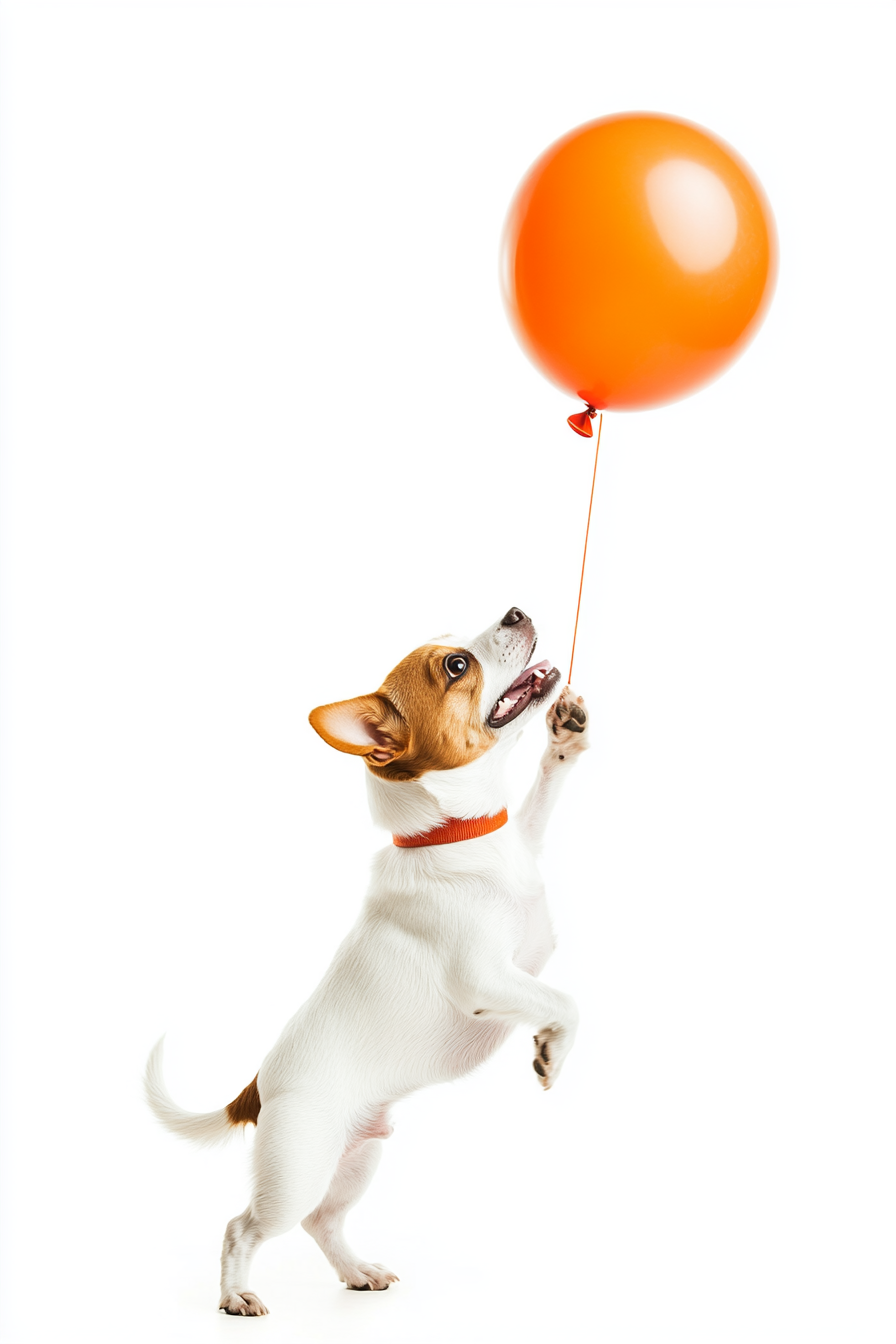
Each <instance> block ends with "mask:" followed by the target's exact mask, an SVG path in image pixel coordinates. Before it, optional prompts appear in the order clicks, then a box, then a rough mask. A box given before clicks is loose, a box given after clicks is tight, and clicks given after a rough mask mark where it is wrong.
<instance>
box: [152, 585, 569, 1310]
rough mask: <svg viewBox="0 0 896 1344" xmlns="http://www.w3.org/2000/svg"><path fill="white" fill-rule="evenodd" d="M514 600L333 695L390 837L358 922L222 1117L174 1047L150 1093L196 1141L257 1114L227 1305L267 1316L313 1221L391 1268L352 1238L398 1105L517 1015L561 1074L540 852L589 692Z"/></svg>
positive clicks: (338, 1260) (564, 1027) (327, 717)
mask: <svg viewBox="0 0 896 1344" xmlns="http://www.w3.org/2000/svg"><path fill="white" fill-rule="evenodd" d="M535 643H536V634H535V627H534V625H533V624H532V621H531V620H530V619H529V617H528V616H526V615H525V613H524V612H522V611H520V610H519V608H518V607H511V609H510V611H508V612H507V614H506V615H505V616H504V617H503V618H502V619H501V620H500V621H499V622H498V623H497V624H494V625H490V626H489V627H488V629H487V630H485V631H483V633H482V634H481V635H479V636H478V637H477V638H476V639H474V640H473V641H472V643H471V644H469V645H468V646H467V647H466V648H454V647H448V646H446V645H444V644H425V645H424V646H423V647H422V648H419V649H415V650H414V652H413V653H410V654H408V656H407V657H406V658H404V659H403V660H402V661H401V662H400V663H399V664H398V666H397V667H396V668H394V670H393V671H392V672H390V673H389V675H388V677H387V678H386V680H385V681H384V682H383V684H382V686H381V687H380V689H379V690H378V691H376V692H375V693H374V694H373V695H360V696H358V698H357V699H356V700H344V701H342V702H341V703H338V704H332V705H322V706H321V707H320V708H318V709H315V710H314V711H313V712H312V714H311V715H310V719H311V724H312V726H313V727H314V729H315V730H316V732H317V733H318V734H319V735H320V736H321V737H322V738H323V739H324V741H325V742H327V743H329V745H330V746H331V747H335V748H336V750H337V751H344V752H347V753H348V754H349V755H351V756H361V757H362V758H363V760H364V764H365V766H366V767H367V784H368V790H369V796H370V807H371V811H372V813H373V817H374V820H375V821H376V822H378V823H379V824H380V825H382V826H384V827H386V828H387V829H388V830H390V831H392V832H393V836H392V844H391V845H389V846H388V848H386V849H384V850H381V851H380V852H379V853H378V854H377V855H376V857H375V858H374V861H373V878H372V881H371V884H370V890H369V891H368V894H367V899H366V901H365V903H364V906H363V909H362V910H361V914H360V917H359V919H358V922H357V923H356V924H355V926H354V928H353V929H352V931H351V933H349V935H348V937H347V938H346V939H345V941H344V942H343V943H342V946H341V947H340V948H339V950H338V951H337V953H336V956H335V958H334V960H333V963H332V965H331V966H330V969H329V970H328V971H327V974H326V975H325V976H324V979H323V981H322V982H321V984H320V985H318V987H317V989H316V990H315V991H314V993H313V994H312V995H311V997H310V999H308V1001H307V1002H306V1003H305V1004H304V1005H303V1006H302V1007H301V1008H300V1009H299V1011H298V1012H297V1013H296V1015H295V1017H293V1019H292V1021H291V1022H289V1023H288V1024H287V1026H286V1028H285V1029H284V1031H283V1034H282V1035H281V1037H280V1039H279V1040H278V1041H277V1043H276V1045H275V1046H274V1048H273V1050H271V1052H270V1054H269V1055H268V1056H267V1058H266V1059H265V1060H264V1063H263V1064H262V1066H261V1068H260V1069H259V1071H258V1074H257V1075H256V1077H255V1078H254V1079H253V1081H252V1082H251V1083H250V1084H249V1086H248V1087H246V1088H245V1089H244V1090H243V1091H242V1092H241V1093H240V1095H239V1096H238V1097H237V1098H236V1099H235V1100H234V1101H232V1102H231V1103H230V1104H229V1105H228V1106H225V1107H223V1108H222V1109H221V1110H220V1111H212V1112H210V1113H208V1114H205V1115H202V1114H195V1113H193V1112H190V1111H184V1110H182V1109H181V1108H180V1107H179V1106H177V1105H176V1103H175V1102H173V1101H172V1100H171V1098H170V1097H169V1095H168V1093H167V1091H166V1090H165V1085H164V1082H163V1080H162V1071H161V1065H162V1042H161V1041H159V1043H158V1045H156V1047H155V1049H154V1050H153V1052H152V1054H151V1055H150V1058H149V1063H148V1065H147V1070H146V1095H147V1098H148V1101H149V1105H150V1106H151V1108H152V1110H153V1111H154V1112H155V1114H156V1116H157V1117H158V1119H159V1120H161V1121H162V1123H163V1124H164V1125H165V1126H166V1127H167V1128H168V1129H170V1130H171V1131H172V1132H173V1133H175V1134H180V1135H182V1136H183V1137H185V1138H189V1139H194V1140H196V1141H197V1142H199V1143H205V1144H213V1143H219V1142H221V1141H222V1140H224V1139H226V1138H227V1137H228V1136H229V1135H230V1134H232V1133H233V1131H234V1128H235V1127H236V1126H239V1125H246V1124H254V1125H256V1126H257V1135H256V1140H255V1144H254V1151H253V1159H254V1168H255V1180H254V1191H253V1195H252V1199H251V1202H250V1204H249V1207H248V1208H247V1209H246V1210H245V1212H244V1213H241V1214H239V1215H238V1216H237V1217H236V1218H234V1219H232V1221H231V1222H230V1223H229V1224H228V1226H227V1231H226V1233H225V1236H224V1249H223V1252H222V1256H221V1301H220V1303H219V1310H223V1311H225V1312H227V1313H228V1315H232V1316H237V1315H238V1316H263V1315H266V1314H267V1308H266V1307H265V1306H264V1304H263V1303H262V1302H261V1300H260V1299H259V1298H258V1297H257V1296H256V1294H255V1293H253V1292H250V1291H249V1264H250V1261H251V1259H252V1256H253V1254H254V1253H255V1251H256V1250H257V1249H258V1247H259V1246H260V1245H261V1243H262V1242H263V1241H265V1240H267V1238H269V1237H275V1236H278V1235H279V1234H280V1233H282V1232H288V1231H289V1230H290V1229H291V1228H293V1227H295V1225H296V1223H299V1222H300V1223H301V1224H302V1226H303V1227H304V1228H305V1230H306V1231H307V1232H310V1234H311V1236H312V1237H314V1239H315V1241H316V1242H317V1244H318V1245H319V1246H320V1248H321V1250H322V1251H323V1253H324V1255H325V1256H326V1257H327V1259H328V1260H329V1261H330V1264H331V1265H332V1266H333V1268H334V1269H335V1270H336V1273H337V1274H338V1275H339V1277H340V1279H341V1280H342V1281H343V1282H344V1283H345V1284H346V1285H347V1287H349V1288H356V1289H374V1290H379V1289H383V1288H388V1287H389V1284H390V1283H394V1282H395V1281H396V1279H397V1275H395V1274H393V1273H392V1271H391V1270H389V1269H387V1268H386V1267H385V1266H384V1265H380V1264H368V1263H367V1261H365V1260H360V1259H359V1258H358V1256H357V1255H356V1254H355V1252H354V1251H353V1250H351V1248H350V1247H349V1246H348V1245H347V1243H346V1241H345V1238H344V1235H343V1223H344V1221H345V1215H346V1213H347V1212H348V1210H349V1209H350V1208H351V1207H352V1205H353V1204H355V1203H356V1202H357V1200H358V1199H359V1198H360V1197H361V1195H362V1194H363V1193H364V1191H365V1190H366V1188H367V1186H368V1184H369V1183H370V1180H371V1178H372V1176H373V1173H374V1171H375V1170H376V1167H377V1164H378V1162H379V1158H380V1150H381V1147H382V1144H381V1142H380V1140H381V1139H384V1138H388V1136H389V1135H390V1134H391V1133H392V1126H391V1124H390V1120H389V1111H390V1108H391V1106H392V1105H393V1103H394V1102H395V1101H397V1100H398V1099H399V1098H400V1097H404V1096H407V1095H408V1094H409V1093H411V1092H414V1091H415V1090H416V1089H417V1088H420V1087H426V1086H428V1085H429V1084H430V1083H436V1082H445V1081H448V1080H449V1079H451V1078H459V1077H461V1075H462V1074H465V1073H469V1072H470V1070H472V1069H474V1068H475V1067H476V1066H477V1065H478V1064H481V1063H482V1061H483V1060H484V1059H486V1058H487V1057H488V1056H489V1055H491V1054H492V1053H493V1052H494V1051H495V1050H496V1049H497V1048H498V1046H499V1045H500V1044H501V1043H502V1041H504V1040H505V1039H506V1037H507V1036H508V1035H509V1033H510V1032H511V1031H512V1030H513V1028H514V1027H515V1026H516V1025H517V1024H518V1023H520V1022H526V1023H529V1024H530V1025H531V1026H533V1027H534V1028H535V1029H536V1036H535V1059H534V1065H533V1067H534V1069H535V1072H536V1074H537V1075H538V1081H539V1082H540V1084H541V1086H542V1087H543V1088H549V1087H550V1086H551V1085H552V1084H553V1083H554V1082H555V1081H556V1079H557V1076H558V1074H559V1073H560V1069H561V1067H562V1065H563V1061H564V1060H565V1058H566V1056H567V1054H568V1053H569V1051H570V1049H571V1047H572V1043H573V1038H574V1036H575V1032H576V1022H577V1018H578V1013H577V1011H576V1006H575V1004H574V1002H573V1001H572V999H571V998H570V997H569V996H568V995H567V994H563V993H561V992H560V990H557V989H551V988H550V986H548V985H545V984H542V983H541V982H540V981H539V980H537V979H536V976H537V975H538V974H539V973H540V971H541V970H542V968H543V966H544V965H545V963H546V961H547V959H548V957H549V956H550V955H551V952H552V951H553V948H554V936H553V933H552V930H551V924H550V918H549V916H548V910H547V905H546V904H545V897H544V887H543V885H542V882H541V880H540V878H539V875H538V869H537V867H536V856H537V854H538V851H539V848H540V846H541V840H542V836H543V834H544V829H545V824H546V822H547V819H548V816H549V814H550V811H551V809H552V807H553V806H554V804H555V802H556V800H557V795H558V792H559V790H560V786H561V783H562V781H563V779H564V777H565V775H566V773H567V771H568V770H569V769H570V767H571V766H572V764H573V762H574V760H575V758H576V757H577V756H578V755H579V753H580V752H581V751H583V750H584V749H585V748H586V747H587V745H588V735H587V731H586V729H587V715H586V712H585V709H584V705H583V701H582V699H581V697H576V696H575V695H574V694H573V692H572V691H571V690H570V689H569V687H566V689H565V690H563V691H562V693H561V694H560V696H559V698H558V699H556V703H553V704H552V702H553V701H555V693H556V689H557V686H558V684H559V682H560V673H559V672H558V670H557V669H556V668H552V667H551V665H550V663H549V662H540V663H533V662H532V661H531V660H532V653H533V651H534V649H535ZM545 705H550V706H552V707H551V708H550V709H549V710H548V715H547V723H548V745H547V749H546V750H545V753H544V755H543V757H542V759H541V764H540V767H539V771H538V775H537V777H536V779H535V782H534V784H533V785H532V788H531V789H530V791H529V794H528V796H527V797H526V800H525V802H524V803H523V805H522V808H521V809H520V812H519V814H518V815H517V816H515V817H514V818H512V819H510V820H508V817H507V809H506V807H505V802H506V794H505V789H504V763H505V759H506V757H507V753H508V751H509V750H510V749H511V747H512V746H513V745H514V743H515V742H516V741H517V739H518V738H519V735H520V730H521V729H522V727H523V725H524V724H525V723H526V722H527V721H528V720H530V719H531V718H532V717H533V715H534V714H535V713H536V711H537V709H538V707H539V706H545Z"/></svg>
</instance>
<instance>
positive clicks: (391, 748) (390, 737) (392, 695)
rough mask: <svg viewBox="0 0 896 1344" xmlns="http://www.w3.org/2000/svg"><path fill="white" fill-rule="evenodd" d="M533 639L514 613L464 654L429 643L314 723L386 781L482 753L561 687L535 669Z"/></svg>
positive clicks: (543, 668)
mask: <svg viewBox="0 0 896 1344" xmlns="http://www.w3.org/2000/svg"><path fill="white" fill-rule="evenodd" d="M535 644H536V634H535V626H534V625H533V624H532V622H531V620H530V619H529V617H528V616H527V615H526V614H525V612H522V611H520V609H519V607H511V608H510V611H508V612H507V614H506V615H505V616H503V617H502V619H501V620H500V622H499V623H498V624H497V625H490V626H489V627H488V628H487V629H486V630H483V632H482V634H481V635H478V636H477V637H476V639H474V640H473V641H472V643H470V644H469V645H468V647H466V648H462V647H461V648H457V647H453V646H451V645H447V644H424V645H423V646H422V647H421V648H419V649H415V650H414V652H413V653H409V654H408V656H407V657H406V658H402V660H401V662H400V663H399V664H398V666H397V667H394V668H393V669H392V671H391V672H390V673H389V675H388V677H386V680H385V681H384V682H383V684H382V686H381V687H380V689H379V690H378V691H374V692H373V694H372V695H359V696H357V697H356V698H355V699H354V700H341V701H339V702H338V703H336V704H333V705H320V706H319V707H318V708H317V709H315V710H312V712H311V714H310V715H309V718H310V721H311V726H312V727H313V728H314V730H315V732H317V733H319V734H320V736H321V737H322V738H323V739H324V741H325V742H328V743H329V744H330V746H331V747H335V748H336V749H337V751H346V752H348V753H349V754H350V755H352V756H363V757H364V761H365V763H366V765H367V767H368V768H369V769H370V770H371V771H372V772H373V773H374V774H376V775H378V776H379V777H381V778H382V779H390V780H396V781H402V780H409V779H418V778H419V776H420V775H422V774H425V773H426V771H427V770H453V769H455V768H456V767H457V766H459V765H467V764H468V763H469V762H470V761H475V760H476V758H477V757H478V756H482V755H483V754H484V753H485V752H486V751H488V750H489V749H490V748H491V747H493V746H495V744H496V743H497V742H498V741H499V739H500V736H501V733H502V731H503V730H504V729H505V728H506V727H507V726H508V725H509V724H511V723H515V724H517V726H521V722H522V720H524V719H525V718H527V717H528V716H530V715H531V713H532V712H533V711H534V710H535V708H536V706H538V705H542V704H546V703H548V702H549V700H550V698H551V694H552V692H553V691H554V690H555V688H556V686H557V684H558V682H559V681H560V673H559V671H558V670H557V668H556V667H551V665H550V663H549V662H541V663H531V661H530V660H531V658H532V653H533V651H534V649H535Z"/></svg>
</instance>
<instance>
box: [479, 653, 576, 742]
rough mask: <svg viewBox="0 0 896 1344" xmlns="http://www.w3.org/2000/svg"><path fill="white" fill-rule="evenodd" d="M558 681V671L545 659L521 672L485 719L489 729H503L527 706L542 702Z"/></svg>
mask: <svg viewBox="0 0 896 1344" xmlns="http://www.w3.org/2000/svg"><path fill="white" fill-rule="evenodd" d="M559 680H560V670H559V668H556V667H551V664H550V662H549V661H548V660H547V659H545V661H544V662H542V663H533V665H532V666H531V667H527V668H526V670H525V672H521V673H520V675H519V676H518V677H517V679H516V681H515V682H514V683H513V685H512V686H508V687H507V690H506V691H505V692H504V694H503V695H502V696H501V699H500V700H499V701H498V703H497V704H496V705H495V706H494V707H493V708H492V712H491V713H490V714H489V716H488V718H487V719H486V723H487V724H488V726H489V728H503V727H504V726H505V724H508V723H512V722H513V720H514V719H518V718H519V716H520V715H521V714H522V712H523V710H524V709H528V707H529V705H531V704H533V703H537V702H538V701H539V700H544V699H545V698H546V697H547V696H548V695H550V693H551V691H552V690H553V689H554V687H555V686H556V685H557V682H558V681H559Z"/></svg>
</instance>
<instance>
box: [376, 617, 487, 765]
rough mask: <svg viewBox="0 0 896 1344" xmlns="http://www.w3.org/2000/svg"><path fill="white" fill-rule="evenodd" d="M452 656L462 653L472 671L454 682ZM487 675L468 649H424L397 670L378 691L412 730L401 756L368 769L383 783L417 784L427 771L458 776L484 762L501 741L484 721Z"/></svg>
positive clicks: (394, 669)
mask: <svg viewBox="0 0 896 1344" xmlns="http://www.w3.org/2000/svg"><path fill="white" fill-rule="evenodd" d="M449 653H462V654H464V656H465V657H466V659H467V661H468V667H467V670H466V672H465V673H464V675H463V676H462V677H458V678H457V680H456V681H451V680H450V679H449V677H448V674H447V672H446V671H445V667H444V661H445V658H446V656H447V655H448V654H449ZM482 687H483V674H482V668H481V667H480V665H479V663H478V662H477V661H476V659H475V658H473V657H472V656H471V655H470V654H469V653H467V651H466V649H453V648H450V647H447V646H446V645H442V644H424V645H423V647H422V648H419V649H415V650H414V652H413V653H409V654H408V656H407V657H406V658H402V660H401V662H400V663H399V664H398V666H397V667H395V668H393V669H392V671H391V672H390V673H389V675H388V677H387V678H386V680H385V681H384V682H383V684H382V686H381V687H380V692H379V693H380V695H383V696H385V697H386V698H387V700H388V701H389V703H390V704H392V705H394V706H395V708H396V710H397V711H398V713H399V714H400V715H401V717H402V719H403V720H404V722H405V724H406V725H407V728H408V737H407V744H406V746H405V749H404V751H403V752H402V754H401V756H399V757H396V758H395V759H394V760H393V761H389V762H385V763H379V762H378V761H376V760H375V759H372V758H371V757H370V756H367V757H365V761H366V764H367V765H368V767H369V768H370V769H371V770H372V771H373V772H374V774H379V775H382V776H383V777H384V778H385V779H394V780H407V779H417V778H418V776H420V775H422V774H424V773H425V771H427V770H454V769H455V768H456V767H457V766H459V765H466V764H468V762H469V761H475V760H476V758H477V757H478V756H482V755H483V754H484V753H485V752H486V751H488V749H489V747H492V746H494V744H495V742H496V741H497V735H496V734H495V733H494V732H492V730H491V729H490V728H489V727H487V725H486V724H485V723H484V721H483V718H482Z"/></svg>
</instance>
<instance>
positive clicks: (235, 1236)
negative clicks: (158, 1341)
mask: <svg viewBox="0 0 896 1344" xmlns="http://www.w3.org/2000/svg"><path fill="white" fill-rule="evenodd" d="M345 1144H346V1130H345V1125H344V1122H343V1120H342V1117H341V1116H339V1115H338V1114H334V1113H327V1112H325V1111H322V1110H320V1109H319V1108H317V1107H314V1106H312V1105H310V1104H309V1103H308V1102H307V1101H306V1100H304V1099H303V1098H299V1097H296V1096H293V1095H283V1096H279V1097H275V1098H273V1100H271V1101H266V1102H264V1104H263V1105H262V1107H261V1110H260V1112H259V1114H258V1134H257V1137H256V1140H255V1151H254V1165H255V1189H254V1191H253V1195H252V1199H251V1201H250V1203H249V1207H248V1208H247V1209H246V1210H245V1211H244V1212H243V1213H241V1214H239V1215H238V1216H237V1217H236V1218H232V1219H231V1221H230V1222H229V1223H228V1224H227V1231H226V1232H225V1234H224V1248H223V1250H222V1252H221V1300H220V1302H219V1303H218V1308H219V1310H223V1311H225V1312H226V1313H227V1314H228V1316H265V1315H267V1307H266V1306H265V1305H264V1303H263V1302H262V1301H261V1299H260V1298H259V1297H257V1296H256V1294H255V1293H252V1292H250V1291H249V1266H250V1264H251V1261H252V1257H253V1255H254V1254H255V1252H256V1251H257V1250H258V1247H259V1246H260V1245H261V1243H262V1242H263V1241H267V1240H268V1238H269V1237H277V1236H280V1235H281V1233H283V1232H289V1231H290V1229H291V1228H293V1227H295V1225H296V1223H300V1222H301V1221H302V1219H303V1218H305V1217H307V1215H308V1214H309V1213H310V1212H311V1210H312V1209H314V1208H316V1207H317V1205H318V1204H320V1202H321V1200H322V1198H323V1197H324V1195H325V1194H326V1192H327V1189H328V1188H329V1186H330V1183H331V1181H332V1178H333V1173H334V1171H335V1170H336V1167H337V1165H338V1163H339V1158H340V1155H341V1154H342V1152H343V1151H344V1149H345Z"/></svg>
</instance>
